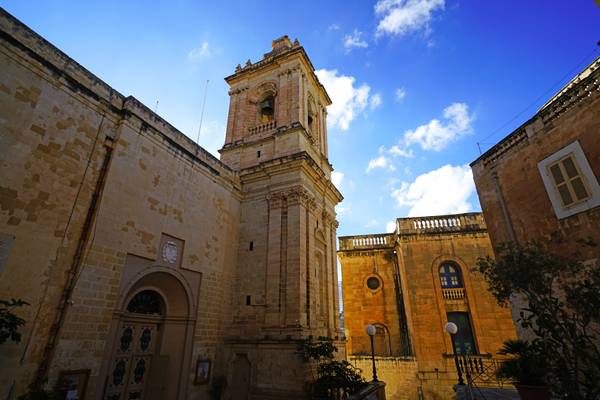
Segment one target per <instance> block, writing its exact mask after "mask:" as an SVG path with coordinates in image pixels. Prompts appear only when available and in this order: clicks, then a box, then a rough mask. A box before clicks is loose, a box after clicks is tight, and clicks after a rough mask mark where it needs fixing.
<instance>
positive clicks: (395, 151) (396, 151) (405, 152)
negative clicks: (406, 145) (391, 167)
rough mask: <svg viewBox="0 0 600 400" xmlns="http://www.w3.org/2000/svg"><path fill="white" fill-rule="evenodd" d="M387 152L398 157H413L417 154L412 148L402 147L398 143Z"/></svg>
mask: <svg viewBox="0 0 600 400" xmlns="http://www.w3.org/2000/svg"><path fill="white" fill-rule="evenodd" d="M387 152H388V153H390V154H392V155H394V156H397V157H406V158H413V157H414V156H415V155H414V154H413V151H412V149H402V148H400V146H398V145H394V146H392V147H390V149H389V150H388V151H387Z"/></svg>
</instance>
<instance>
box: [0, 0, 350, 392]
mask: <svg viewBox="0 0 600 400" xmlns="http://www.w3.org/2000/svg"><path fill="white" fill-rule="evenodd" d="M226 81H227V83H228V84H229V86H230V92H229V94H230V98H231V100H230V109H229V117H228V122H227V131H226V138H225V144H224V146H223V148H222V149H221V160H218V159H216V158H215V157H213V156H212V155H210V154H209V153H208V152H207V151H205V150H204V149H202V148H201V147H199V146H198V145H197V144H196V143H194V142H192V141H191V140H190V139H188V138H187V137H186V136H185V135H184V134H183V133H181V132H179V131H178V130H177V129H175V128H174V127H173V126H171V125H170V124H169V123H168V122H167V121H165V120H163V119H162V118H161V117H160V116H158V115H157V114H155V113H154V112H152V111H151V110H150V109H148V108H147V107H146V106H144V105H143V104H141V103H140V102H139V101H138V100H136V99H135V98H134V97H132V96H124V95H122V94H121V93H119V92H118V91H117V90H115V89H113V88H112V87H110V86H108V85H107V84H106V83H104V82H102V80H100V79H99V78H98V77H96V76H95V75H93V74H92V73H91V72H89V71H88V70H86V69H85V68H84V67H82V66H81V65H79V64H78V63H77V62H76V61H74V60H72V59H71V58H69V57H68V56H67V55H65V54H64V53H63V52H61V51H60V50H59V49H57V48H55V47H54V46H52V45H51V44H50V43H48V42H47V41H46V40H44V39H43V38H42V37H40V36H39V35H37V34H36V33H35V32H32V31H31V30H30V29H29V28H28V27H26V26H25V25H23V24H22V23H21V22H19V21H17V20H16V19H15V18H14V17H12V16H11V15H9V14H8V13H6V12H5V11H4V10H1V9H0V149H1V151H0V166H1V169H0V299H9V298H21V299H23V300H26V301H27V302H28V303H29V305H28V306H26V307H22V308H20V309H18V310H17V312H18V314H19V315H20V316H22V317H23V318H24V319H25V320H26V321H27V324H26V325H25V326H24V328H23V329H22V333H23V337H22V340H21V342H20V343H19V344H15V343H12V342H9V343H5V344H3V345H2V346H0V360H1V361H0V398H2V399H6V398H8V399H15V398H16V397H17V396H18V395H20V394H22V393H23V392H24V391H25V390H26V387H27V385H28V384H30V383H32V382H43V381H44V380H45V379H46V378H48V382H47V385H46V387H48V388H52V387H55V386H56V385H58V388H59V389H60V390H62V391H63V393H64V391H65V390H67V389H70V390H76V391H77V392H78V395H79V396H80V397H79V398H82V397H81V396H84V395H85V398H86V399H107V400H125V399H139V398H144V399H209V398H215V397H216V398H223V399H232V400H241V399H244V400H247V399H261V400H262V399H292V398H293V399H296V398H297V399H301V398H306V396H307V395H306V390H305V389H306V388H305V382H306V380H307V378H308V377H309V375H308V369H307V367H306V364H304V363H303V361H302V359H301V358H300V357H299V356H298V354H296V345H297V342H298V339H301V338H306V337H307V336H309V335H314V336H320V335H326V336H331V337H336V336H338V334H339V319H338V315H339V311H338V308H339V305H338V291H337V282H338V277H337V270H336V253H335V252H336V228H337V222H336V220H335V211H334V207H335V205H336V204H337V203H339V202H340V201H341V199H342V196H341V194H340V193H339V192H338V190H337V189H336V188H335V187H334V185H333V184H332V183H331V172H332V166H331V165H330V163H329V161H328V159H327V154H328V149H327V130H326V126H327V125H326V111H325V109H326V107H327V106H328V105H329V104H330V102H331V101H330V99H329V97H328V95H327V93H326V91H325V89H324V88H323V86H322V85H321V84H320V83H319V81H318V79H317V77H316V75H315V73H314V68H313V66H312V64H311V62H310V60H309V58H308V56H307V54H306V52H305V51H304V49H303V48H302V46H300V44H299V43H298V42H297V41H294V42H293V43H292V42H291V41H290V40H289V39H288V38H287V36H284V37H282V38H280V39H277V40H275V41H273V45H272V50H271V51H270V52H268V53H267V54H265V55H264V57H263V58H262V59H261V60H259V61H257V62H255V63H251V62H248V63H247V64H246V65H245V66H244V67H241V66H238V67H237V69H236V70H235V73H234V74H233V75H231V76H229V77H227V78H226Z"/></svg>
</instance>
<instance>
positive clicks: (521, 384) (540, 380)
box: [496, 339, 550, 400]
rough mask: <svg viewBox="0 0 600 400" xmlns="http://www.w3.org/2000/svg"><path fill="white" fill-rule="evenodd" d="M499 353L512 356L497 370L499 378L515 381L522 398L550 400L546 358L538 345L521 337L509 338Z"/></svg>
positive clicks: (527, 399)
mask: <svg viewBox="0 0 600 400" xmlns="http://www.w3.org/2000/svg"><path fill="white" fill-rule="evenodd" d="M498 354H501V355H503V356H509V357H510V358H508V359H506V360H504V361H503V362H502V364H501V365H500V367H499V368H498V370H497V371H496V374H497V376H498V378H501V379H509V380H512V381H514V382H515V387H516V388H517V391H518V392H519V396H520V397H521V399H522V400H550V391H549V390H548V386H547V385H546V381H545V379H546V374H547V367H546V362H545V361H546V360H544V356H543V352H541V351H540V349H539V348H538V346H534V345H531V344H529V342H526V341H524V340H520V339H509V340H507V341H505V342H504V345H503V346H502V348H501V349H500V351H498Z"/></svg>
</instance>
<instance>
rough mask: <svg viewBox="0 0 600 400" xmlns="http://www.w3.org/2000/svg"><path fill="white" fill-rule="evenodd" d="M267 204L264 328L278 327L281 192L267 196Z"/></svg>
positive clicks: (282, 205)
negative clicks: (267, 226)
mask: <svg viewBox="0 0 600 400" xmlns="http://www.w3.org/2000/svg"><path fill="white" fill-rule="evenodd" d="M267 201H268V203H269V228H268V237H267V240H268V243H267V246H268V250H267V273H266V293H265V302H266V314H265V324H266V326H278V325H280V322H281V321H280V312H281V310H280V305H281V299H280V280H281V278H280V274H281V245H282V243H281V238H282V232H281V228H282V226H281V213H282V209H283V207H284V206H285V199H284V197H283V195H282V193H281V192H279V193H271V194H269V195H268V196H267Z"/></svg>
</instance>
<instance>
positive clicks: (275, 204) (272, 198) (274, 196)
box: [267, 191, 285, 209]
mask: <svg viewBox="0 0 600 400" xmlns="http://www.w3.org/2000/svg"><path fill="white" fill-rule="evenodd" d="M284 199H285V196H284V192H282V191H281V192H273V193H269V194H268V195H267V201H268V202H269V208H271V209H274V208H281V206H282V205H283V200H284Z"/></svg>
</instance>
